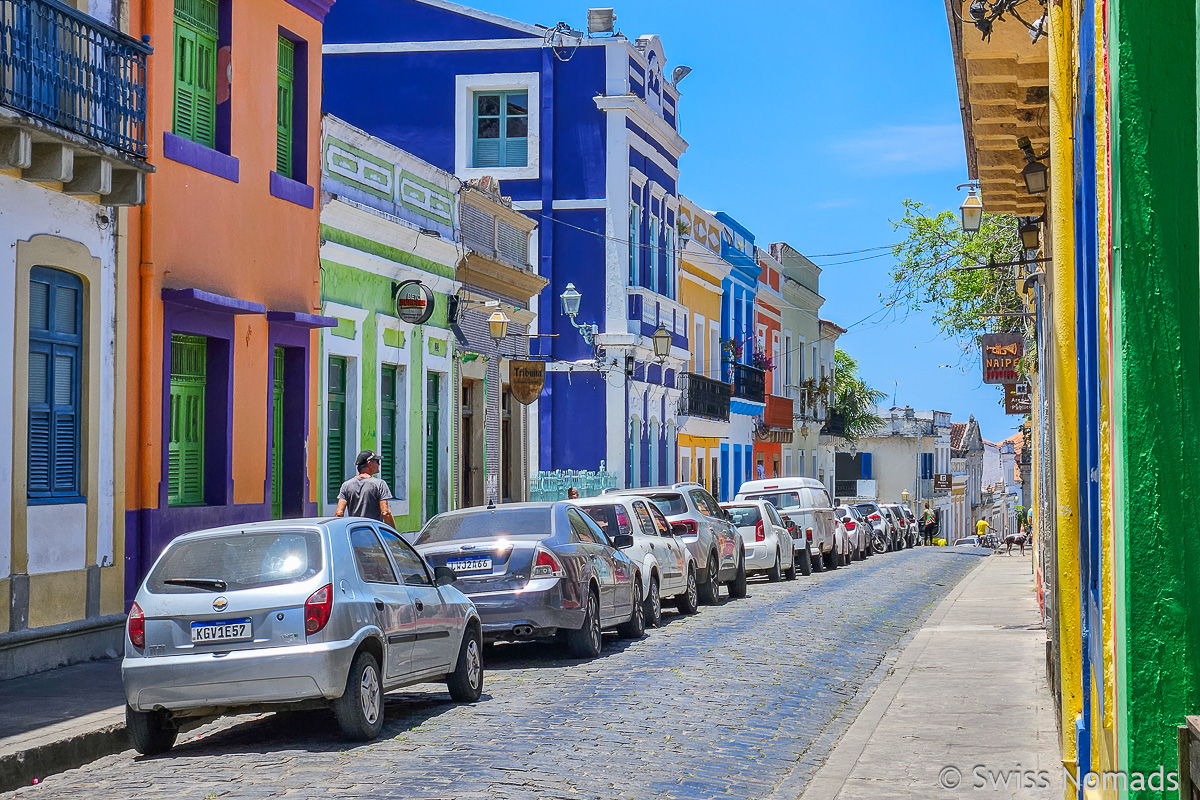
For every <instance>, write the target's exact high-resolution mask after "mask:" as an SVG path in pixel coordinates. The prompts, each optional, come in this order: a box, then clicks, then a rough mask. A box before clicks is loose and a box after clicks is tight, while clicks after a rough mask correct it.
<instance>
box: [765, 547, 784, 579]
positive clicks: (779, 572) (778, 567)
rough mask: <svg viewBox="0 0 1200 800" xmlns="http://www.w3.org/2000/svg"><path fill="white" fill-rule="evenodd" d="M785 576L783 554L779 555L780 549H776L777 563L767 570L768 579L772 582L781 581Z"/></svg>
mask: <svg viewBox="0 0 1200 800" xmlns="http://www.w3.org/2000/svg"><path fill="white" fill-rule="evenodd" d="M782 578H783V556H781V555H779V551H778V550H776V551H775V563H774V564H772V565H771V568H770V569H769V570H767V580H769V581H770V582H771V583H779V581H780V579H782Z"/></svg>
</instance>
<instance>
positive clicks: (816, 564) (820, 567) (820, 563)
mask: <svg viewBox="0 0 1200 800" xmlns="http://www.w3.org/2000/svg"><path fill="white" fill-rule="evenodd" d="M809 558H810V559H811V560H812V571H813V572H824V571H825V554H824V553H822V552H820V551H819V550H818V551H817V555H816V557H813V555H812V551H811V550H810V551H809Z"/></svg>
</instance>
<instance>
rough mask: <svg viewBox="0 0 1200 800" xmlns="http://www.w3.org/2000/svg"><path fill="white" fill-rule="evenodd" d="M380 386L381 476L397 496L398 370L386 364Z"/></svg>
mask: <svg viewBox="0 0 1200 800" xmlns="http://www.w3.org/2000/svg"><path fill="white" fill-rule="evenodd" d="M380 378H381V379H380V386H379V455H381V456H383V465H382V468H381V473H380V476H381V477H382V478H383V479H384V480H386V481H387V483H388V486H389V487H391V489H392V494H393V495H395V494H396V488H397V487H396V475H397V473H398V472H399V470H397V469H396V368H395V367H394V366H391V365H390V364H384V365H383V369H382V375H381V376H380Z"/></svg>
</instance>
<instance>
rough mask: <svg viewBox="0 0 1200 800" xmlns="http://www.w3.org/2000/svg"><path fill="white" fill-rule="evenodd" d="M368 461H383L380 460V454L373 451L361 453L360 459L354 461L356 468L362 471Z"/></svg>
mask: <svg viewBox="0 0 1200 800" xmlns="http://www.w3.org/2000/svg"><path fill="white" fill-rule="evenodd" d="M368 461H380V462H382V461H383V459H382V458H380V457H379V454H378V453H376V452H375V451H373V450H363V451H362V452H361V453H359V454H358V458H356V459H354V466H356V467H358V468H359V469H362V468H363V467H365V466H366V465H367V462H368Z"/></svg>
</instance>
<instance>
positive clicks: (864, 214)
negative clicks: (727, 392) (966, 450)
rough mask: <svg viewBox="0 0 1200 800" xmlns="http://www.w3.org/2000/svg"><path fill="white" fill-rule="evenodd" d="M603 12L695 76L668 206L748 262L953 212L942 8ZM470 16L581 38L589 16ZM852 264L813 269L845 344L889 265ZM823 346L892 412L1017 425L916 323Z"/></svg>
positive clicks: (665, 1)
mask: <svg viewBox="0 0 1200 800" xmlns="http://www.w3.org/2000/svg"><path fill="white" fill-rule="evenodd" d="M610 2H611V4H612V5H613V6H614V8H615V10H616V13H617V26H618V27H619V28H620V29H621V30H622V31H623V32H624V33H625V35H627V36H629V37H630V38H631V39H632V38H636V37H637V36H640V35H643V34H647V33H656V34H658V35H660V36H661V37H662V40H663V47H664V49H665V51H666V55H667V61H668V65H667V66H668V72H669V71H670V69H671V68H673V67H674V66H675V65H677V64H687V65H688V66H690V67H692V69H693V70H694V71H693V72H692V74H691V75H689V76H688V77H687V78H686V79H685V80H683V81H682V82H681V83H680V91H681V93H682V97H681V99H680V129H681V133H682V134H683V135H684V137H685V138H686V139H687V140H688V142H689V143H690V147H689V149H688V152H687V153H686V154H685V155H684V157H683V160H682V162H681V164H680V167H681V170H682V175H681V177H680V187H681V190H682V191H683V193H684V194H686V195H688V196H689V197H691V198H692V199H693V200H695V201H696V202H698V203H700V204H701V205H703V206H705V207H706V208H709V209H712V210H723V211H727V212H729V213H730V214H731V215H733V216H734V217H735V218H736V219H738V220H739V221H740V222H742V223H743V224H745V225H746V226H747V227H748V228H749V229H750V230H751V231H753V232H754V234H755V236H756V239H757V242H758V243H759V245H760V246H762V245H765V244H766V243H768V242H773V241H779V240H783V241H787V242H788V243H790V244H791V245H793V246H794V247H796V248H797V249H798V250H800V251H801V252H804V253H807V254H820V253H838V252H844V251H849V250H861V249H863V248H869V247H875V246H878V245H887V244H891V243H893V242H895V241H897V238H898V237H897V234H896V232H895V231H894V230H893V228H892V225H891V223H890V222H889V220H890V219H896V218H899V217H900V216H901V202H902V201H903V200H904V199H905V198H906V197H912V198H914V199H917V200H920V201H922V202H924V203H926V204H927V205H930V206H933V207H935V208H938V209H942V208H956V207H957V206H958V204H959V203H960V202H961V196H960V195H959V194H958V193H957V192H956V191H955V188H954V187H955V186H956V185H957V184H959V183H962V182H964V181H965V180H966V179H967V177H966V160H965V156H964V154H963V138H962V122H961V118H960V116H959V109H958V93H957V89H956V87H955V82H954V70H953V64H952V61H951V56H950V41H949V33H948V30H947V25H946V11H945V6H944V4H943V3H942V2H940V0H921V2H916V3H890V4H866V5H864V4H862V3H838V2H833V3H830V2H815V0H790V1H788V0H770V1H768V0H741V2H739V3H736V4H731V3H727V2H713V1H712V0H692V1H691V2H681V1H678V0H638V2H630V0H624V2H622V0H610ZM468 4H470V5H473V6H474V7H476V8H481V9H484V10H486V11H491V12H493V13H497V14H503V15H505V16H507V17H510V18H513V19H519V20H522V21H524V22H531V23H540V24H543V25H554V24H555V23H556V22H558V21H560V20H562V21H565V22H567V23H569V24H571V25H572V26H573V27H576V28H580V29H582V28H585V27H586V19H587V8H588V5H589V4H588V3H576V2H570V1H569V0H568V1H566V2H564V0H474V1H473V2H469V3H468ZM593 5H596V6H599V5H600V3H599V2H596V3H594V4H593ZM864 255H871V254H870V253H867V254H864ZM857 258H862V256H840V257H839V256H830V257H825V258H814V261H816V262H817V263H818V264H821V265H822V266H823V267H824V272H823V274H822V276H821V293H822V294H823V295H824V296H825V298H826V304H825V307H824V309H823V310H822V315H823V316H824V317H825V318H827V319H831V320H833V321H834V322H837V323H839V324H840V325H842V326H843V327H846V326H848V325H849V324H850V323H853V322H855V321H857V320H859V319H861V318H863V317H865V316H867V315H868V314H870V313H871V312H872V311H875V310H877V309H879V308H880V300H879V295H880V293H886V291H887V289H888V276H889V270H890V268H891V266H892V258H891V256H890V255H887V256H886V257H883V258H873V259H869V260H861V261H856V262H854V263H840V264H839V263H837V262H847V261H851V260H853V259H857ZM879 318H880V317H879V316H876V318H875V319H879ZM839 345H840V346H842V347H844V349H846V350H847V351H848V352H850V353H851V354H852V355H853V356H855V357H856V358H858V359H859V361H860V364H861V368H862V372H863V374H864V376H865V377H866V378H867V380H868V381H870V382H871V383H872V384H873V385H874V386H876V387H877V388H879V389H883V390H886V391H887V392H888V395H889V396H888V401H887V403H888V404H890V402H891V396H892V394H893V392H894V393H895V396H896V400H897V402H898V403H899V404H900V405H905V404H908V405H912V406H914V407H915V408H919V409H927V408H937V409H939V410H943V411H950V412H952V414H953V417H954V419H955V420H956V421H959V420H966V418H967V415H968V414H972V413H973V414H974V415H975V417H976V419H978V420H979V422H980V425H981V426H982V428H983V435H984V437H985V438H987V439H991V440H992V441H998V440H1000V439H1003V438H1006V437H1007V436H1010V435H1011V434H1012V433H1013V432H1014V431H1013V430H1012V428H1013V427H1014V426H1015V425H1016V424H1017V423H1018V421H1019V418H1017V417H1008V416H1005V415H1004V409H1003V408H1002V407H1001V405H1000V404H999V403H998V401H999V400H1000V399H1001V394H1000V390H999V387H994V386H983V385H981V383H980V379H979V367H978V364H977V362H975V363H972V364H971V365H970V366H968V367H967V370H966V372H965V373H964V372H963V371H962V370H961V369H960V368H959V364H960V353H959V350H958V348H957V346H956V345H955V344H954V343H953V342H950V341H946V340H943V339H941V338H940V336H939V334H938V331H937V329H936V328H935V327H934V326H933V325H932V324H930V322H929V320H928V318H927V316H925V315H908V316H907V318H902V319H896V320H890V321H889V320H884V321H883V322H881V323H879V324H866V323H864V324H862V325H859V326H857V327H855V328H853V329H851V331H850V332H849V333H847V334H846V335H845V336H843V337H842V338H841V340H840V341H839ZM964 363H966V362H964ZM945 364H949V365H953V366H952V367H944V366H941V365H945ZM897 382H899V383H898V385H897Z"/></svg>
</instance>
